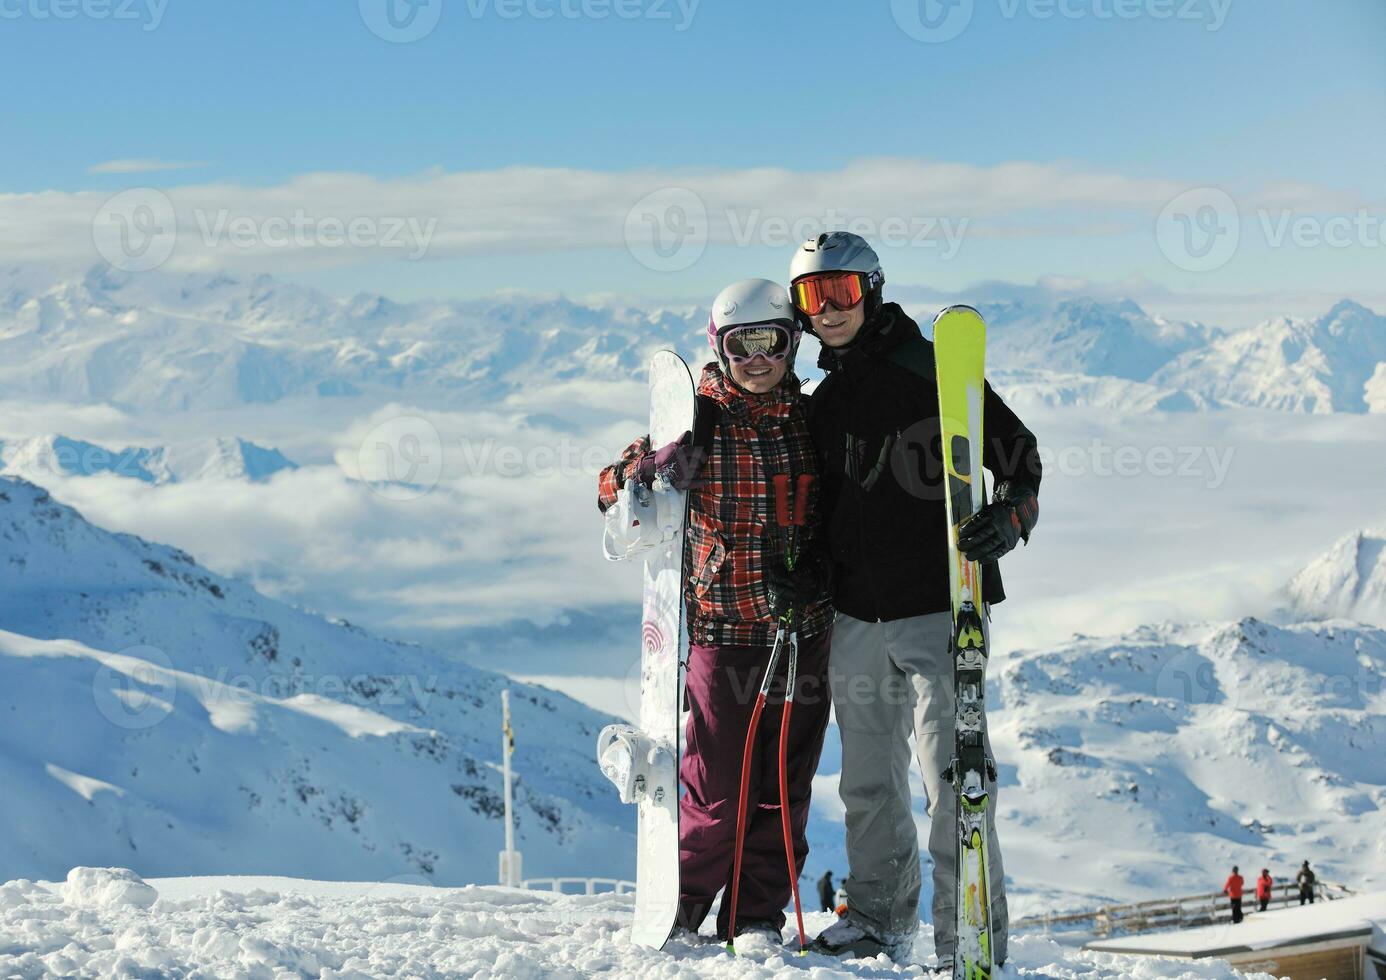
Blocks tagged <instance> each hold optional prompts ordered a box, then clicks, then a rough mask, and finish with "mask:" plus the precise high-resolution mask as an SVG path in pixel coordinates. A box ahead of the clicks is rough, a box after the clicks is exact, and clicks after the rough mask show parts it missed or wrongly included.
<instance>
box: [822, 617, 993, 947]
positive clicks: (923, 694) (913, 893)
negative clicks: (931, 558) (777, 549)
mask: <svg viewBox="0 0 1386 980" xmlns="http://www.w3.org/2000/svg"><path fill="white" fill-rule="evenodd" d="M950 632H951V617H950V616H949V614H948V613H933V614H930V615H927V616H914V617H911V618H909V619H898V620H895V621H893V622H888V623H867V622H863V621H861V620H859V619H853V618H852V617H851V616H846V615H843V614H842V613H838V616H837V621H836V623H835V625H834V626H833V647H832V653H831V655H830V659H829V678H830V682H831V685H832V693H833V710H834V712H835V713H836V715H837V725H838V729H839V731H840V733H841V736H842V775H841V777H840V781H839V785H838V792H839V793H840V794H841V796H842V802H843V804H844V805H845V806H846V810H847V861H848V864H849V866H850V876H849V878H848V879H847V882H846V886H845V887H846V890H847V908H848V915H849V916H851V917H852V918H855V919H858V920H860V921H861V922H862V923H864V924H865V925H867V926H868V927H869V928H871V929H872V930H873V931H875V932H878V933H882V934H884V935H886V936H890V937H894V936H904V935H906V934H908V933H912V932H914V931H915V930H916V929H917V928H918V922H919V891H920V887H921V880H920V874H919V837H918V833H917V831H916V829H915V825H914V817H913V814H912V812H911V807H910V783H909V776H910V772H909V770H910V748H909V736H910V732H911V731H913V732H914V735H915V739H916V749H917V751H918V753H919V766H920V769H921V770H922V774H923V777H924V788H925V790H926V792H927V793H928V797H929V800H928V804H929V807H928V812H929V818H930V827H929V854H930V856H931V857H932V858H933V863H934V903H933V921H934V948H935V951H936V952H937V953H938V955H939V957H940V958H942V959H948V958H951V957H952V955H953V946H954V933H955V930H954V926H955V922H954V906H955V902H954V882H953V879H954V876H955V869H954V865H955V863H956V861H957V851H956V844H955V843H954V821H955V817H954V813H955V809H956V803H955V800H954V796H953V789H952V787H951V786H950V785H948V784H947V783H945V782H944V780H943V770H944V769H945V768H947V766H948V762H949V760H950V759H951V758H952V756H953V667H952V664H951V663H950V662H949V657H948V640H949V633H950ZM987 750H988V752H990V750H991V749H990V745H988V747H987ZM988 789H989V790H990V791H991V799H992V805H991V807H990V808H989V812H988V814H987V824H988V826H987V834H988V837H989V839H990V844H991V847H990V857H991V868H990V875H989V877H990V879H991V880H990V885H991V914H992V931H993V942H994V944H995V950H994V953H995V958H996V960H997V961H998V962H999V961H1000V960H1002V959H1004V958H1005V956H1006V938H1007V936H1006V930H1007V917H1006V891H1005V872H1004V870H1003V869H1002V866H1001V848H1000V846H999V844H998V841H997V837H996V817H995V813H996V785H995V783H992V784H990V785H989V786H988Z"/></svg>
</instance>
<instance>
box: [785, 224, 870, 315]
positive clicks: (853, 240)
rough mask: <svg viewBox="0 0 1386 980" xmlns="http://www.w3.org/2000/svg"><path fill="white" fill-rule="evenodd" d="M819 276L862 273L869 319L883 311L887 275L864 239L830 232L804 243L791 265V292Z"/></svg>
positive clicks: (845, 233) (848, 233)
mask: <svg viewBox="0 0 1386 980" xmlns="http://www.w3.org/2000/svg"><path fill="white" fill-rule="evenodd" d="M820 272H860V273H861V274H862V275H864V276H865V277H866V316H867V318H868V319H870V318H871V316H872V315H874V314H875V312H876V311H877V310H878V309H880V306H881V287H882V286H884V285H885V271H884V270H883V269H882V268H881V259H880V257H879V256H878V255H877V254H876V250H875V249H874V248H872V247H871V245H870V244H869V243H868V242H867V241H866V239H865V238H862V237H861V236H860V235H856V234H853V233H852V232H850V231H830V232H825V233H824V234H822V235H819V236H818V237H817V238H810V239H809V240H808V241H806V242H804V244H803V245H801V246H799V249H798V251H796V252H795V253H794V258H793V259H792V260H791V261H790V263H789V287H790V289H793V288H794V283H796V282H797V281H798V280H800V279H802V278H803V277H804V276H811V275H815V274H817V273H820Z"/></svg>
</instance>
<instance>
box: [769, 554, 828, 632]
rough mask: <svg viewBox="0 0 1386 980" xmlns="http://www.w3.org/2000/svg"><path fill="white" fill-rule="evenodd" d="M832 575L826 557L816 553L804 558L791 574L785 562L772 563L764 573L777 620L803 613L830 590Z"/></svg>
mask: <svg viewBox="0 0 1386 980" xmlns="http://www.w3.org/2000/svg"><path fill="white" fill-rule="evenodd" d="M829 572H830V568H829V565H828V561H827V557H826V556H825V555H823V554H822V553H820V552H817V551H814V552H810V553H809V554H807V555H803V556H801V557H800V558H799V561H798V562H797V563H796V564H795V566H794V571H792V572H791V571H790V570H789V569H788V568H786V567H785V564H784V562H783V561H772V562H771V563H770V567H769V568H768V569H766V571H765V597H766V598H767V599H768V600H770V611H771V613H773V614H774V617H775V618H776V619H781V618H783V617H784V616H785V615H786V614H787V613H788V612H789V611H790V610H791V609H793V610H796V611H802V610H803V609H804V608H805V607H807V606H809V605H810V604H812V603H814V602H817V601H818V600H819V599H821V598H822V597H823V595H824V593H826V592H827V591H828V580H829Z"/></svg>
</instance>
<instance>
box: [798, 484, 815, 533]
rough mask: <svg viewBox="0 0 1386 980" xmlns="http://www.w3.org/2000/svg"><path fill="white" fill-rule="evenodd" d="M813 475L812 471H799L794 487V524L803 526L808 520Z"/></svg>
mask: <svg viewBox="0 0 1386 980" xmlns="http://www.w3.org/2000/svg"><path fill="white" fill-rule="evenodd" d="M813 482H814V476H813V474H812V473H800V474H799V480H798V483H797V485H796V486H795V488H794V525H795V526H796V527H803V526H804V524H806V523H807V522H808V505H809V495H810V494H812V493H813Z"/></svg>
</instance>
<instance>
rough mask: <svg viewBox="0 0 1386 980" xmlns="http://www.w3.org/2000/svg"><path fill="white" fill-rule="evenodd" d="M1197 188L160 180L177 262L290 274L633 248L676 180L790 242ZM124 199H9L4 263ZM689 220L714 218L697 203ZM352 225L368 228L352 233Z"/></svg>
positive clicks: (739, 238)
mask: <svg viewBox="0 0 1386 980" xmlns="http://www.w3.org/2000/svg"><path fill="white" fill-rule="evenodd" d="M150 165H153V166H150ZM98 166H99V168H101V169H100V172H103V173H133V172H135V171H136V170H137V169H152V168H153V167H157V168H159V169H166V168H170V167H173V166H186V165H184V164H172V163H167V162H163V161H157V160H114V161H108V162H106V163H104V164H100V165H98ZM93 169H94V170H95V169H96V168H93ZM1190 186H1191V183H1190V182H1185V181H1180V180H1174V179H1168V178H1148V177H1132V176H1126V175H1123V174H1119V173H1110V172H1102V171H1093V170H1083V169H1078V168H1075V167H1072V166H1067V165H1061V164H1049V163H1033V162H1008V163H1002V164H997V165H995V166H975V165H972V164H964V163H948V162H939V161H928V160H918V159H889V158H885V159H865V160H860V161H856V162H853V163H850V164H848V165H846V166H844V167H842V168H841V169H838V170H834V171H794V170H787V169H783V168H773V167H762V168H753V169H740V170H733V169H707V168H703V169H697V170H676V169H675V170H664V169H640V170H628V171H617V172H607V171H594V170H577V169H570V168H553V167H507V168H503V169H499V170H488V171H465V172H445V171H442V170H432V171H428V172H425V173H421V174H417V175H414V176H410V177H400V178H390V179H382V178H377V177H372V176H368V175H364V174H356V173H308V174H302V175H299V176H297V177H294V178H292V179H290V180H289V181H287V182H285V183H282V184H278V185H273V186H268V187H260V186H244V185H240V184H232V183H204V184H187V185H184V186H180V187H173V188H164V189H162V190H161V191H157V192H155V191H150V192H149V193H150V194H160V193H161V194H163V195H165V196H166V197H167V199H168V202H170V203H171V206H172V211H173V213H174V214H175V215H176V228H177V244H176V247H175V248H174V249H173V253H172V257H171V258H170V260H169V262H168V266H167V267H169V268H174V269H216V268H225V267H235V266H237V265H238V264H240V265H246V266H254V267H263V266H264V264H265V262H266V260H267V259H268V258H270V257H273V258H274V259H275V264H276V268H277V270H278V271H279V272H280V273H281V274H283V273H288V272H292V270H293V267H294V266H297V267H299V268H311V267H321V266H323V265H338V264H345V263H356V262H360V261H361V260H362V259H363V258H365V257H368V256H377V257H386V256H388V257H392V258H400V257H406V256H408V257H411V258H417V257H420V256H422V255H427V256H428V257H430V258H440V257H465V256H469V255H478V254H494V253H507V252H508V253H546V252H555V251H567V250H577V249H586V248H604V247H610V248H622V247H626V246H627V245H628V241H627V230H628V228H627V226H628V223H629V219H630V218H631V214H632V208H633V207H634V206H635V205H636V204H637V202H640V201H641V200H642V199H644V198H646V197H647V196H648V195H650V194H652V193H657V192H660V191H661V190H666V189H669V188H681V189H684V190H686V191H688V192H690V193H691V195H692V197H691V198H690V197H687V196H686V195H685V196H683V197H682V200H684V201H691V202H693V207H694V209H695V210H701V211H702V212H704V213H705V223H704V224H703V225H702V227H703V229H704V232H703V233H705V235H706V237H707V241H708V243H709V244H713V245H748V246H754V245H772V246H776V247H779V246H784V247H789V246H792V245H793V244H794V243H795V242H796V241H799V240H802V237H804V236H803V232H804V231H805V230H807V231H808V232H809V233H814V232H816V231H817V230H821V229H822V228H823V227H825V226H833V225H836V226H843V225H846V224H847V223H849V222H853V221H858V222H865V223H867V224H868V225H869V226H871V227H875V228H878V229H881V234H882V235H887V234H892V233H893V234H897V235H900V236H904V238H905V239H906V240H908V239H909V238H911V237H912V236H915V235H929V236H933V237H935V238H939V239H943V238H946V237H948V236H949V235H950V234H953V235H956V234H959V233H961V232H962V231H963V230H964V228H965V233H966V235H967V236H969V237H973V236H975V237H978V238H1015V239H1024V238H1034V237H1036V236H1042V237H1045V238H1049V239H1053V238H1063V239H1069V240H1090V241H1097V242H1101V241H1102V240H1104V239H1107V238H1110V237H1111V236H1113V235H1121V234H1139V235H1149V234H1150V226H1151V224H1152V222H1153V220H1154V217H1155V216H1156V215H1157V214H1158V213H1159V212H1160V210H1161V208H1162V207H1163V206H1164V205H1165V204H1166V203H1168V202H1169V201H1170V200H1171V199H1172V198H1174V197H1175V196H1176V195H1178V194H1179V193H1180V192H1182V191H1185V190H1187V189H1188V188H1189V187H1190ZM1232 190H1233V193H1234V197H1237V198H1238V200H1240V201H1241V202H1242V203H1243V204H1244V205H1245V206H1246V207H1247V208H1253V207H1255V206H1257V205H1258V204H1261V203H1263V202H1264V201H1266V200H1274V201H1275V202H1276V203H1277V204H1280V205H1282V206H1288V207H1293V208H1297V209H1301V210H1305V211H1312V210H1316V209H1325V208H1327V209H1341V208H1342V206H1343V205H1344V204H1345V202H1346V200H1347V198H1345V196H1344V194H1343V193H1342V192H1339V191H1336V190H1332V189H1327V188H1319V187H1314V186H1307V185H1301V184H1289V183H1282V184H1277V185H1274V186H1267V187H1262V188H1245V189H1241V190H1237V189H1232ZM111 196H112V195H111V194H110V193H109V192H104V191H101V192H98V191H77V192H60V191H45V192H39V193H24V194H4V195H0V261H11V262H12V261H32V260H49V261H64V260H66V261H90V260H91V258H92V257H93V254H94V253H93V248H92V224H93V220H94V219H95V218H96V216H97V215H98V214H102V213H103V212H102V208H103V206H104V205H106V203H107V201H108V200H109V199H110V198H111ZM104 216H105V217H106V218H108V219H109V217H110V215H109V213H105V215H104ZM684 217H689V216H688V215H684ZM692 219H694V220H696V221H703V220H704V218H703V215H699V214H695V215H692ZM964 222H965V223H966V224H965V226H964V225H963V223H964ZM353 223H355V224H356V225H357V226H358V230H363V233H362V234H357V235H353V234H351V233H350V228H351V226H352V225H353ZM888 223H893V224H888ZM344 226H345V227H344ZM637 226H638V222H637ZM889 228H894V232H890V231H888V230H887V229H889Z"/></svg>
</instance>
